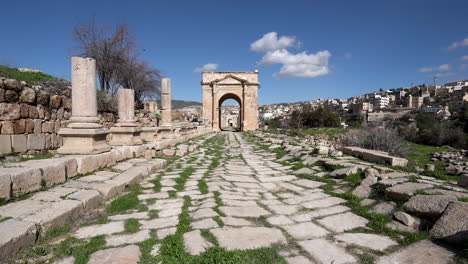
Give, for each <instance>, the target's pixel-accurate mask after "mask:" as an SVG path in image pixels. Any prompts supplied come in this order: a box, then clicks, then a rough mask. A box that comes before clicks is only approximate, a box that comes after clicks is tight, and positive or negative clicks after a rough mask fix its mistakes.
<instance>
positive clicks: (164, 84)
mask: <svg viewBox="0 0 468 264" xmlns="http://www.w3.org/2000/svg"><path fill="white" fill-rule="evenodd" d="M171 112H172V106H171V79H169V78H162V79H161V126H171V125H172V124H171V123H172V116H171V114H172V113H171Z"/></svg>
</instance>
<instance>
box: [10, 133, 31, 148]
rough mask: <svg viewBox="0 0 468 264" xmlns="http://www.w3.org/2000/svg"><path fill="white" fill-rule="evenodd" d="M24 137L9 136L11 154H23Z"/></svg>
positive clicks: (25, 140) (25, 146)
mask: <svg viewBox="0 0 468 264" xmlns="http://www.w3.org/2000/svg"><path fill="white" fill-rule="evenodd" d="M27 141H28V140H27V137H26V135H11V147H12V150H13V152H25V151H27V150H28V148H27Z"/></svg>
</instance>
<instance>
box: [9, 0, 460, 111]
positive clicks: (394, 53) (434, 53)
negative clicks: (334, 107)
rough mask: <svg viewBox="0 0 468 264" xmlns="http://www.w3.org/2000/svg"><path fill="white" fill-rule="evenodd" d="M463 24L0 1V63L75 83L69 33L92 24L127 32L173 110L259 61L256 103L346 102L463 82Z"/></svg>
mask: <svg viewBox="0 0 468 264" xmlns="http://www.w3.org/2000/svg"><path fill="white" fill-rule="evenodd" d="M467 13H468V1H466V0H440V1H439V0H438V1H435V0H404V1H402V0H393V1H378V0H377V1H376V0H373V1H358V0H356V1H349V0H343V1H338V0H329V1H310V0H309V1H293V0H290V1H273V0H269V1H219V0H218V1H202V0H200V1H175V0H172V1H149V0H147V1H141V0H134V1H121V0H114V1H107V0H106V1H101V0H100V1H97V0H94V1H88V0H81V1H69V0H58V1H52V0H41V1H37V0H34V1H32V0H28V1H3V2H2V16H1V17H2V23H0V32H1V34H2V37H1V41H0V64H10V65H14V66H18V67H30V68H36V69H41V70H43V71H44V72H46V73H49V74H52V75H55V76H59V77H62V78H65V79H69V78H70V56H71V55H72V54H73V53H72V47H73V46H74V43H73V40H72V37H71V30H72V28H73V26H74V25H75V24H76V23H78V22H80V21H81V22H82V21H86V20H88V19H89V18H90V17H91V15H93V14H95V15H96V20H97V22H98V23H103V24H106V25H109V26H112V25H115V24H117V23H128V24H129V25H130V27H131V30H132V32H133V34H134V36H135V38H136V40H137V41H138V42H139V43H140V45H141V46H142V48H141V56H142V58H144V59H146V60H147V61H149V62H150V64H151V65H152V66H154V67H156V68H159V69H160V70H161V71H162V72H163V74H164V75H166V76H167V77H170V78H172V88H173V98H175V99H184V100H197V101H201V87H200V81H201V74H200V73H198V72H194V70H195V69H196V68H201V67H203V66H204V65H206V64H209V63H211V64H217V65H218V67H217V68H216V69H217V70H219V71H252V70H253V68H254V64H255V62H256V61H261V62H262V64H261V65H260V67H259V70H260V82H261V88H260V91H259V101H260V103H278V102H294V101H303V100H312V99H317V98H346V97H350V96H355V95H360V94H363V93H367V92H371V91H374V90H378V89H379V88H384V89H387V88H397V87H402V86H409V85H410V84H411V83H414V84H419V83H432V76H434V75H436V74H437V75H438V76H439V79H438V83H443V82H447V81H452V80H458V79H468V39H467V38H468V20H467V19H466V14H467ZM271 32H275V33H276V35H275V34H274V33H271ZM268 33H270V35H267V37H265V38H264V40H263V41H261V42H259V43H260V44H258V45H256V46H255V47H252V46H251V44H252V43H254V42H255V41H257V40H259V39H261V38H262V37H264V35H265V34H268ZM275 37H276V38H275ZM464 40H465V42H463V41H464ZM304 52H305V53H304ZM463 56H467V57H465V58H463ZM463 59H465V60H463ZM446 64H447V65H446ZM464 65H465V66H464Z"/></svg>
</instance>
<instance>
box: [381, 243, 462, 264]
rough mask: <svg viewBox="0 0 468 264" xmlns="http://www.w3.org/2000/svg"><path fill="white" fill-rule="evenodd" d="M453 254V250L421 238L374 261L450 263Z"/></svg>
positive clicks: (389, 262)
mask: <svg viewBox="0 0 468 264" xmlns="http://www.w3.org/2000/svg"><path fill="white" fill-rule="evenodd" d="M454 255H455V254H454V253H453V251H451V250H449V249H446V248H444V247H441V246H439V245H436V244H434V243H433V242H431V241H429V240H423V241H419V242H417V243H414V244H412V245H410V246H409V247H405V248H403V249H401V250H399V251H396V252H394V253H392V254H390V255H388V256H383V257H380V259H378V260H377V262H376V263H377V264H396V263H402V264H403V263H428V264H429V263H450V262H451V260H452V258H453V256H454Z"/></svg>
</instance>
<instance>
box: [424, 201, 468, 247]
mask: <svg viewBox="0 0 468 264" xmlns="http://www.w3.org/2000/svg"><path fill="white" fill-rule="evenodd" d="M431 235H432V236H433V237H434V238H438V239H442V240H445V241H447V242H450V243H454V244H457V243H462V242H463V241H468V203H465V202H452V203H450V204H449V205H448V207H447V209H445V211H444V213H443V215H442V216H441V217H440V218H439V220H437V222H436V223H435V225H434V227H433V228H432V230H431Z"/></svg>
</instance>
